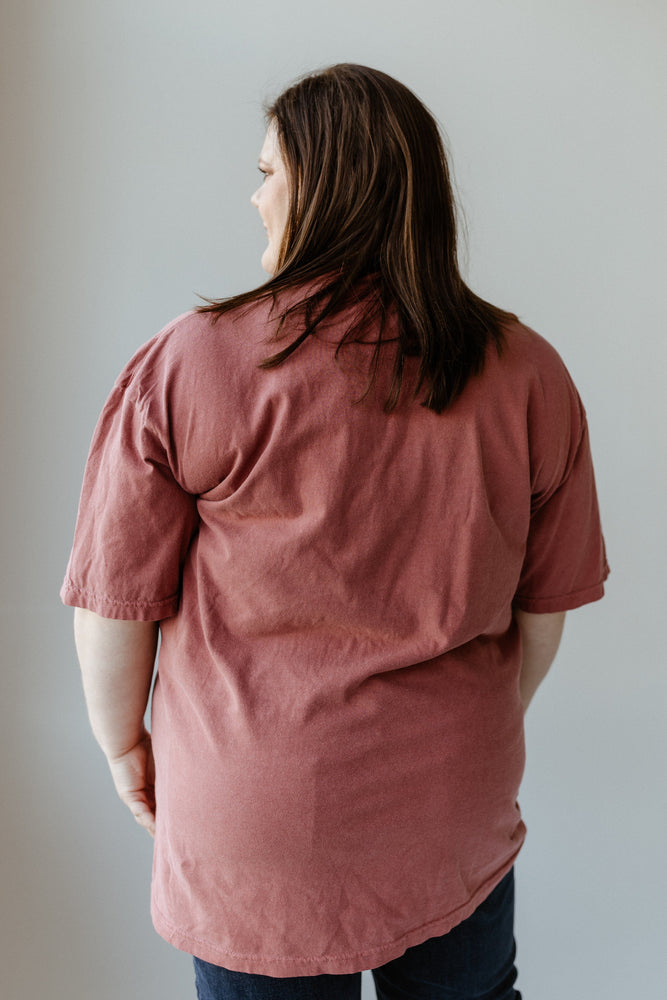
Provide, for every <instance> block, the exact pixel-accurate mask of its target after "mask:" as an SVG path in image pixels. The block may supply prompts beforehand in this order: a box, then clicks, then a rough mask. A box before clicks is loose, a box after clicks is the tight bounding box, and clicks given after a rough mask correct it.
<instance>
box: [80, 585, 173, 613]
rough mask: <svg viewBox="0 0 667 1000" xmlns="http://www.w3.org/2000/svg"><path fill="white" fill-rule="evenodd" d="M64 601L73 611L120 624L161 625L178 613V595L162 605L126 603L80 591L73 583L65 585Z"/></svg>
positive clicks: (165, 600)
mask: <svg viewBox="0 0 667 1000" xmlns="http://www.w3.org/2000/svg"><path fill="white" fill-rule="evenodd" d="M60 599H61V601H62V602H63V604H66V605H68V606H69V607H72V608H84V609H85V610H86V611H94V612H95V614H98V615H100V616H101V617H102V618H115V619H117V620H119V621H134V622H157V621H161V620H162V619H163V618H171V617H173V615H175V614H176V612H177V611H178V594H174V595H173V596H172V597H165V598H164V599H163V600H159V601H145V600H122V599H119V598H116V597H112V596H110V595H109V594H98V593H96V592H95V591H92V590H87V589H85V588H83V587H77V586H75V585H74V584H73V583H72V581H71V580H65V582H64V583H63V585H62V588H61V590H60Z"/></svg>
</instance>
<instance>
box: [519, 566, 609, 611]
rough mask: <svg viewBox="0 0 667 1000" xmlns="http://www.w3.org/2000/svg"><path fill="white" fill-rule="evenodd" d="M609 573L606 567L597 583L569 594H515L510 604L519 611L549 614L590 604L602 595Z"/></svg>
mask: <svg viewBox="0 0 667 1000" xmlns="http://www.w3.org/2000/svg"><path fill="white" fill-rule="evenodd" d="M608 575H609V570H608V569H607V570H606V572H605V575H604V577H603V578H602V580H601V581H600V582H599V583H596V584H594V585H593V586H592V587H586V588H585V589H584V590H576V591H573V592H572V593H571V594H561V595H559V596H557V597H523V596H521V595H520V594H517V595H516V597H515V598H514V600H513V601H512V605H513V607H515V608H518V609H519V610H520V611H528V612H532V613H533V614H550V613H554V612H557V611H573V610H574V609H575V608H580V607H582V605H584V604H591V603H592V602H593V601H599V600H600V599H601V598H602V597H604V581H605V580H606V579H607V577H608Z"/></svg>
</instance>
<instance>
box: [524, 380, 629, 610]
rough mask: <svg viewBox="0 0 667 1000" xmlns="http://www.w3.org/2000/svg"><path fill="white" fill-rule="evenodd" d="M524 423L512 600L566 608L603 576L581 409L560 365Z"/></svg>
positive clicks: (597, 592)
mask: <svg viewBox="0 0 667 1000" xmlns="http://www.w3.org/2000/svg"><path fill="white" fill-rule="evenodd" d="M559 381H560V387H559V391H558V392H557V393H554V392H553V390H551V391H550V392H547V394H546V399H543V400H542V403H543V405H542V406H541V407H540V409H541V411H542V413H541V416H540V417H538V418H536V420H535V423H536V425H537V426H536V427H535V428H533V429H532V441H531V451H532V456H531V459H532V464H533V494H532V504H531V518H530V526H529V531H528V538H527V543H526V552H525V558H524V562H523V566H522V570H521V576H520V580H519V586H518V588H517V591H516V594H515V597H514V602H513V603H514V606H515V607H517V608H519V609H521V610H523V611H528V612H533V613H537V614H540V613H549V612H557V611H569V610H571V609H573V608H577V607H580V606H581V605H583V604H588V603H589V602H591V601H596V600H598V599H599V598H601V597H602V596H603V594H604V581H605V580H606V578H607V576H608V575H609V566H608V564H607V557H606V552H605V543H604V537H603V534H602V528H601V524H600V512H599V506H598V498H597V491H596V486H595V475H594V471H593V461H592V457H591V449H590V442H589V433H588V425H587V421H586V414H585V411H584V408H583V406H582V404H581V400H580V399H579V396H578V394H577V391H576V389H575V387H574V385H573V383H572V381H571V379H570V378H569V375H568V374H567V372H566V371H565V369H564V366H563V372H562V378H561V379H560V380H559Z"/></svg>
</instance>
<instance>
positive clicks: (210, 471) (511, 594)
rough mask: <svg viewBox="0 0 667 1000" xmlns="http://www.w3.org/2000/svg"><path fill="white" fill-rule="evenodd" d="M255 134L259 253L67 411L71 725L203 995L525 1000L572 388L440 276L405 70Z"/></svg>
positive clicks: (584, 553)
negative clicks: (533, 779)
mask: <svg viewBox="0 0 667 1000" xmlns="http://www.w3.org/2000/svg"><path fill="white" fill-rule="evenodd" d="M268 126H269V127H268V132H267V137H266V141H265V144H264V147H263V150H262V153H261V158H260V164H259V165H260V170H261V172H262V174H263V182H262V185H261V187H260V188H259V190H258V191H257V192H256V193H255V194H254V195H253V198H252V201H253V204H254V205H255V206H256V207H257V209H258V211H259V214H260V216H261V218H262V221H263V223H264V225H265V228H266V231H267V238H268V245H267V248H266V250H265V252H264V255H263V257H262V263H263V266H264V268H265V269H266V271H267V272H268V273H269V275H270V276H271V277H270V278H269V280H268V281H267V282H266V284H265V285H263V286H262V287H261V288H259V289H256V290H254V291H252V292H249V293H247V294H243V295H239V296H236V297H234V298H232V299H230V300H226V301H221V302H213V301H211V302H209V303H208V304H207V305H205V306H203V307H200V308H199V309H198V310H195V311H193V312H190V313H187V314H185V315H184V316H182V317H179V318H178V319H177V320H175V321H174V322H173V323H171V324H169V326H168V327H166V328H165V329H164V330H163V331H162V332H161V333H160V334H158V335H157V336H156V337H155V338H154V339H153V340H151V341H150V342H149V343H147V344H146V345H145V346H144V347H143V348H141V349H140V350H139V352H138V353H137V354H136V355H135V357H134V358H133V359H132V360H131V361H130V362H129V364H128V366H127V367H126V368H125V370H124V371H123V373H122V374H121V376H120V377H119V379H118V381H117V383H116V385H115V387H114V390H113V392H112V394H111V396H110V398H109V401H108V402H107V405H106V407H105V410H104V412H103V414H102V416H101V418H100V422H99V424H98V428H97V430H96V433H95V437H94V439H93V443H92V446H91V453H90V457H89V460H88V466H87V470H86V476H85V480H84V486H83V493H82V498H81V505H80V511H79V519H78V522H77V528H76V536H75V542H74V548H73V552H72V556H71V560H70V565H69V568H68V575H67V579H66V581H65V584H64V587H63V592H62V596H63V599H64V601H65V602H66V603H68V604H71V605H74V606H75V607H76V608H77V609H78V610H77V612H76V619H75V620H76V640H77V648H78V652H79V658H80V661H81V666H82V671H83V680H84V688H85V692H86V698H87V703H88V708H89V713H90V718H91V722H92V726H93V730H94V732H95V735H96V737H97V739H98V741H99V742H100V744H101V746H102V748H103V750H104V752H105V753H106V755H107V758H108V760H109V764H110V767H111V771H112V775H113V778H114V781H115V784H116V788H117V790H118V792H119V794H120V796H121V798H122V799H123V801H124V802H125V803H126V804H127V805H128V806H129V807H130V808H131V810H132V812H133V813H134V815H135V817H136V818H137V820H138V821H139V823H140V824H141V825H143V826H144V827H146V829H148V831H149V832H150V833H153V834H155V863H154V878H153V894H152V914H153V920H154V923H155V926H156V928H157V930H158V932H159V933H160V934H162V935H163V936H164V937H165V938H166V939H167V940H168V941H170V942H172V943H173V944H174V945H176V946H177V947H178V948H181V949H183V950H185V951H187V952H190V953H191V954H193V955H194V956H195V966H196V977H197V989H198V994H199V997H200V998H202V1000H203V998H214V997H216V998H217V997H258V998H259V997H282V998H289V997H294V998H296V997H312V998H324V997H335V998H337V1000H345V998H347V997H350V998H352V997H358V996H359V989H360V971H361V970H363V969H373V970H374V973H373V974H374V978H375V982H376V989H377V992H378V997H380V998H383V1000H389V998H394V997H410V998H412V1000H418V998H436V997H447V998H454V997H456V998H468V997H481V996H484V997H485V998H487V1000H491V998H494V1000H507V998H510V997H518V996H519V993H518V992H517V991H516V989H515V987H514V982H515V979H516V969H515V966H514V941H513V931H512V921H513V883H512V872H513V864H514V861H515V858H516V856H517V854H518V852H519V849H520V847H521V844H522V842H523V839H524V832H525V831H524V826H523V823H522V820H521V816H520V812H519V809H518V806H517V802H516V798H517V792H518V788H519V784H520V781H521V776H522V771H523V765H524V744H523V714H524V711H525V709H526V708H527V706H528V704H529V702H530V700H531V698H532V697H533V694H534V693H535V690H536V688H537V686H538V684H539V683H540V681H541V680H542V679H543V677H544V675H545V674H546V672H547V670H548V668H549V666H550V664H551V661H552V660H553V657H554V655H555V652H556V649H557V646H558V643H559V639H560V634H561V630H562V627H563V619H564V615H565V612H566V611H567V610H569V609H571V608H575V607H577V606H579V605H582V604H584V603H586V602H588V601H593V600H596V599H598V598H599V597H601V596H602V593H603V581H604V579H605V577H606V575H607V572H608V570H607V565H606V560H605V555H604V543H603V540H602V535H601V531H600V525H599V518H598V508H597V501H596V496H595V485H594V480H593V471H592V465H591V459H590V452H589V447H588V436H587V430H586V419H585V414H584V410H583V407H582V405H581V402H580V400H579V397H578V395H577V392H576V389H575V387H574V385H573V384H572V381H571V379H570V377H569V375H568V374H567V371H566V370H565V368H564V366H563V363H562V361H561V360H560V358H559V357H558V355H557V354H556V352H555V351H554V350H553V348H551V347H550V346H549V345H548V344H547V343H546V342H545V341H544V340H542V339H541V338H540V337H539V336H538V335H537V334H536V333H534V332H533V331H531V330H529V329H528V328H527V327H525V326H523V325H522V324H520V323H519V321H518V320H517V318H516V317H515V316H513V315H512V314H510V313H506V312H503V311H502V310H500V309H498V308H496V307H495V306H492V305H490V304H489V303H487V302H484V301H483V300H482V299H480V298H478V297H477V296H476V295H474V294H473V293H472V292H471V291H470V289H468V288H467V287H466V285H465V284H464V282H463V280H462V278H461V276H460V274H459V271H458V267H457V260H456V229H455V218H454V206H453V199H452V193H451V187H450V182H449V177H448V171H447V164H446V160H445V156H444V152H443V149H442V145H441V141H440V138H439V135H438V130H437V126H436V124H435V122H434V120H433V118H432V117H431V115H430V114H429V112H428V111H427V110H426V109H425V107H424V106H423V105H422V104H421V103H420V102H419V100H418V99H417V98H416V97H415V96H414V95H413V94H412V93H411V92H410V91H409V90H407V89H406V88H405V87H403V86H402V85H401V84H399V83H398V82H397V81H395V80H393V79H392V78H390V77H388V76H386V75H385V74H382V73H379V72H377V71H374V70H371V69H368V68H366V67H362V66H354V65H339V66H334V67H332V68H330V69H327V70H325V71H323V72H320V73H316V74H313V75H310V76H307V77H305V78H304V79H302V80H301V81H299V82H298V83H296V84H295V85H294V86H293V87H291V88H290V89H288V90H287V91H286V92H285V93H284V94H282V95H281V96H280V97H279V98H278V100H277V101H276V102H275V103H274V104H273V105H272V107H271V108H270V109H269V111H268ZM158 622H159V633H160V636H161V648H160V657H159V670H158V675H157V681H156V684H155V689H154V694H153V702H152V727H151V728H152V733H151V736H149V735H148V733H147V731H146V730H145V728H144V725H143V716H144V711H145V709H146V704H147V700H148V695H149V690H150V686H151V679H152V674H153V665H154V657H155V651H156V641H157V635H158V624H157V623H158ZM153 755H154V756H153Z"/></svg>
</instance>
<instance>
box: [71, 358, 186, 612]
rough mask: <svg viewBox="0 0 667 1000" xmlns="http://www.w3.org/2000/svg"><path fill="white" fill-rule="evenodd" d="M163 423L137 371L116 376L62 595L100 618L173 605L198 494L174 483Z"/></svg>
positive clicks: (89, 470) (97, 433)
mask: <svg viewBox="0 0 667 1000" xmlns="http://www.w3.org/2000/svg"><path fill="white" fill-rule="evenodd" d="M172 464H173V463H172V462H170V440H169V430H168V426H167V422H166V421H165V420H162V421H160V420H159V419H156V416H155V414H154V413H152V412H151V407H150V404H149V402H148V401H147V399H146V398H145V397H143V396H142V394H141V391H140V386H139V385H138V382H137V378H136V377H130V376H128V375H127V370H126V375H125V377H123V376H121V377H120V378H119V380H118V381H117V383H116V385H115V386H114V389H113V391H112V393H111V395H110V397H109V399H108V400H107V403H106V405H105V407H104V410H103V411H102V414H101V416H100V419H99V421H98V424H97V427H96V429H95V433H94V436H93V440H92V444H91V448H90V453H89V456H88V461H87V463H86V469H85V474H84V481H83V487H82V492H81V499H80V503H79V512H78V517H77V523H76V529H75V533H74V544H73V548H72V553H71V556H70V560H69V564H68V568H67V575H66V577H65V581H64V584H63V587H62V589H61V593H60V596H61V598H62V600H63V602H64V603H65V604H69V605H72V606H74V607H81V608H87V609H88V610H90V611H94V612H96V613H97V614H99V615H102V616H103V617H105V618H118V619H126V620H130V621H159V620H160V619H163V618H168V617H170V616H172V615H174V614H175V613H176V611H177V609H178V602H179V590H180V578H181V572H182V567H183V563H184V560H185V556H186V554H187V551H188V549H189V547H190V545H191V543H192V540H193V537H194V535H195V533H196V530H197V524H198V516H197V506H196V497H195V496H193V495H192V494H190V493H188V492H187V491H186V490H184V489H183V488H182V487H181V486H180V485H179V483H178V482H177V480H176V478H175V476H174V473H173V471H172Z"/></svg>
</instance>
